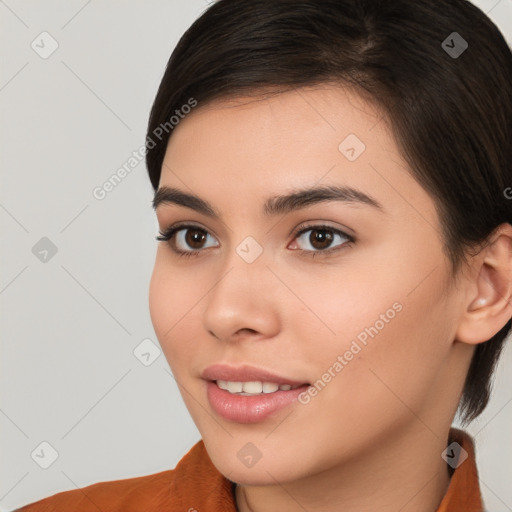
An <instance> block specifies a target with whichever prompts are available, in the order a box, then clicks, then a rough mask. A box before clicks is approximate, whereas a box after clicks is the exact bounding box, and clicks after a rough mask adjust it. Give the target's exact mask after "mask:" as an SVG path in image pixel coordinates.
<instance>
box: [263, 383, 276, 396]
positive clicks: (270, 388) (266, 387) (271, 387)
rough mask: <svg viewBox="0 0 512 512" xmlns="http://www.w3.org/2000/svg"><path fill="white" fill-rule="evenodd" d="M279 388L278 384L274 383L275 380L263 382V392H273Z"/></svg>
mask: <svg viewBox="0 0 512 512" xmlns="http://www.w3.org/2000/svg"><path fill="white" fill-rule="evenodd" d="M278 389H279V385H278V384H274V383H273V382H264V383H263V393H273V392H274V391H277V390H278Z"/></svg>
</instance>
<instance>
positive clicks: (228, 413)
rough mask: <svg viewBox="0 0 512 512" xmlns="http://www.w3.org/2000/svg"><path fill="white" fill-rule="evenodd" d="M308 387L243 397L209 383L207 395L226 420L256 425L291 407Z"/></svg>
mask: <svg viewBox="0 0 512 512" xmlns="http://www.w3.org/2000/svg"><path fill="white" fill-rule="evenodd" d="M308 387H309V386H308V384H304V386H300V387H299V388H295V389H290V390H289V391H275V392H274V393H262V394H261V395H254V396H245V395H235V394H232V393H230V392H229V391H226V390H224V389H220V388H219V387H218V386H217V384H216V383H215V382H212V381H209V382H207V395H208V401H209V402H210V405H211V406H212V408H213V410H214V411H215V412H216V413H217V414H219V415H220V416H222V417H223V418H225V419H226V420H229V421H234V422H236V423H258V422H260V421H263V420H265V419H266V418H268V417H269V416H270V415H271V414H273V413H275V412H277V411H280V410H282V409H284V408H285V407H287V406H289V405H291V404H292V403H293V402H294V401H296V400H297V397H298V396H299V395H300V394H301V393H302V392H303V391H304V390H305V389H307V388H308Z"/></svg>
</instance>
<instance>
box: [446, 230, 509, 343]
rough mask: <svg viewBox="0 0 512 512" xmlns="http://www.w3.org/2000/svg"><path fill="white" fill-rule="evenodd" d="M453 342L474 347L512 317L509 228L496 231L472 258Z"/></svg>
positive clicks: (490, 336) (498, 329) (488, 337)
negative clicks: (460, 314)
mask: <svg viewBox="0 0 512 512" xmlns="http://www.w3.org/2000/svg"><path fill="white" fill-rule="evenodd" d="M468 275H470V276H471V277H470V278H469V279H468V280H467V281H466V285H467V295H466V300H465V302H464V304H463V306H464V311H463V313H462V316H461V319H460V322H459V326H458V328H457V331H456V335H455V339H456V340H457V341H461V342H463V343H468V344H471V345H476V344H478V343H482V342H484V341H487V340H489V339H490V338H492V337H493V336H494V335H495V334H496V333H497V332H499V331H500V329H502V327H503V326H504V325H505V324H506V323H507V322H508V321H509V320H510V318H511V317H512V226H511V225H510V224H508V223H505V224H501V225H500V226H498V228H496V229H495V230H494V231H493V233H492V234H491V235H490V237H489V239H488V240H487V245H486V246H485V247H484V249H482V250H481V251H480V252H479V253H478V254H477V255H476V256H474V257H473V266H472V272H470V273H469V274H468Z"/></svg>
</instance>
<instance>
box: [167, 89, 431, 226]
mask: <svg viewBox="0 0 512 512" xmlns="http://www.w3.org/2000/svg"><path fill="white" fill-rule="evenodd" d="M160 185H161V186H162V185H167V186H174V187H181V188H182V189H184V190H187V189H188V191H189V192H193V193H194V194H196V195H199V196H201V197H203V198H205V199H208V198H211V199H212V201H211V202H212V203H216V201H217V206H219V208H220V209H222V208H221V207H222V206H225V207H226V208H228V206H229V204H230V203H231V204H232V206H233V208H238V209H240V208H249V205H251V204H254V203H255V202H258V203H259V204H260V206H261V204H263V202H264V201H265V200H266V199H267V198H268V197H269V196H271V195H273V194H282V193H284V192H286V191H290V190H293V189H298V188H305V187H307V186H309V187H311V186H313V185H341V186H347V187H353V188H356V189H359V190H362V191H364V192H366V193H367V194H368V195H371V196H373V197H375V198H376V199H377V200H378V202H379V203H381V204H383V205H386V204H390V206H391V207H392V208H393V209H395V210H397V213H400V214H401V215H407V212H408V211H409V210H411V209H413V210H416V212H418V208H419V209H420V210H421V211H422V212H423V214H422V215H425V216H427V217H428V216H431V215H434V214H435V213H434V210H433V201H432V199H431V198H430V196H428V195H427V193H426V192H425V191H424V190H423V189H422V188H421V187H420V186H419V184H418V183H417V182H416V181H415V180H414V179H413V178H412V176H411V174H410V172H409V169H408V165H407V163H406V162H405V160H404V159H403V158H402V156H401V154H400V152H399V150H398V148H397V145H396V143H395V140H394V137H393V134H392V131H391V129H390V125H389V123H388V120H387V117H386V116H385V115H384V113H383V111H382V110H380V109H379V108H378V107H376V106H375V105H374V104H373V103H372V102H370V101H368V100H367V99H365V98H363V97H361V96H359V95H358V94H357V93H356V92H355V91H354V90H352V89H348V88H341V87H334V86H319V87H313V88H302V89H295V90H293V91H287V92H284V93H280V94H272V95H267V96H264V97H255V96H244V97H238V98H232V99H226V100H215V101H212V102H210V103H208V104H206V105H201V104H200V103H199V104H198V106H197V107H196V108H195V109H194V110H193V111H192V113H190V114H189V115H188V116H186V117H185V118H184V119H183V120H181V122H180V123H179V125H178V126H176V127H175V128H174V130H173V133H172V136H171V137H170V140H169V144H168V147H167V152H166V155H165V159H164V165H163V167H162V176H161V180H160ZM220 198H222V205H220V204H218V201H219V199H220ZM235 203H237V204H235Z"/></svg>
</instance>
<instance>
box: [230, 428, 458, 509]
mask: <svg viewBox="0 0 512 512" xmlns="http://www.w3.org/2000/svg"><path fill="white" fill-rule="evenodd" d="M417 423H419V422H417ZM446 446H447V435H446V436H445V435H443V436H441V435H439V436H437V435H436V434H434V433H433V432H431V431H430V430H429V429H428V428H427V427H425V426H424V425H422V424H421V423H419V425H415V428H414V429H411V430H410V432H409V433H408V435H406V433H404V432H403V431H401V432H400V435H395V436H393V437H387V438H386V439H385V440H384V442H380V443H379V445H378V446H370V447H368V449H367V450H366V453H364V454H361V455H360V456H358V457H357V460H351V461H345V462H343V463H342V464H340V465H338V466H335V467H331V468H329V469H327V470H324V471H322V472H321V473H316V474H311V475H308V476H307V477H304V478H302V479H300V481H294V482H282V483H276V484H275V485H266V486H243V485H239V486H237V489H236V501H237V506H238V510H239V512H263V511H265V512H273V511H277V510H279V511H282V510H286V511H287V512H295V511H297V512H304V510H308V512H317V511H318V512H320V511H325V510H326V509H328V510H332V511H340V512H360V511H361V510H372V511H375V512H396V511H397V510H400V512H436V511H437V509H438V507H439V504H440V502H441V501H442V499H443V496H444V495H445V494H446V491H447V489H448V485H449V482H450V474H449V472H448V466H447V464H446V462H445V461H444V460H443V459H442V458H441V453H442V452H443V450H444V449H445V448H446Z"/></svg>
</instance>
